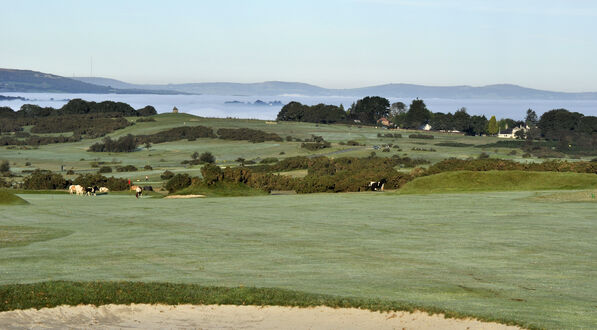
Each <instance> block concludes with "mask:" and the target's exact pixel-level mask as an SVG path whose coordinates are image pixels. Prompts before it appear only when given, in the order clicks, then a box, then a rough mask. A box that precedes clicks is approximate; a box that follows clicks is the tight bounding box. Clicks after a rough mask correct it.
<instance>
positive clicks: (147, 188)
mask: <svg viewBox="0 0 597 330" xmlns="http://www.w3.org/2000/svg"><path fill="white" fill-rule="evenodd" d="M143 190H145V191H153V187H152V186H143Z"/></svg>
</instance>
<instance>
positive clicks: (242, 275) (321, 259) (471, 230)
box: [0, 192, 597, 329]
mask: <svg viewBox="0 0 597 330" xmlns="http://www.w3.org/2000/svg"><path fill="white" fill-rule="evenodd" d="M533 195H534V192H491V193H477V194H432V195H394V194H389V193H351V194H309V195H292V196H259V197H243V198H233V199H231V198H204V199H186V200H184V199H154V198H146V199H135V198H134V197H131V196H121V195H111V194H108V195H106V196H102V197H98V198H75V197H74V196H69V195H40V194H33V195H22V197H23V198H25V199H27V200H28V201H29V202H30V205H28V206H27V207H4V208H3V209H2V216H1V217H0V225H3V226H22V225H24V224H25V223H26V224H27V226H31V227H37V228H47V229H52V230H70V231H72V232H73V233H72V234H71V235H69V236H67V237H62V238H57V239H52V240H47V241H43V242H35V243H32V244H29V245H27V246H17V247H8V248H3V249H2V250H1V251H2V252H1V253H0V265H1V267H0V285H13V284H26V283H37V282H43V281H56V280H64V281H84V282H89V281H134V282H144V283H153V282H160V283H178V284H198V285H202V286H219V287H221V286H225V287H240V286H244V287H254V288H280V289H285V290H292V291H301V292H311V293H317V294H322V295H332V296H337V297H348V298H351V297H352V298H357V299H361V298H362V299H373V300H380V301H383V302H393V301H397V302H404V304H405V305H411V306H422V307H425V310H430V311H431V310H438V311H449V312H451V313H454V315H472V316H475V317H478V318H481V319H485V320H488V319H494V320H503V321H507V320H512V321H516V322H517V323H518V324H525V325H527V324H528V325H532V326H537V327H545V328H553V329H562V328H593V327H594V325H595V324H597V314H596V313H595V306H596V301H595V295H594V292H595V291H596V290H597V281H596V278H597V277H595V276H594V273H595V269H597V260H596V259H595V258H592V256H594V255H597V245H595V244H594V240H595V237H597V222H595V205H594V204H593V203H544V202H535V201H532V200H529V197H532V196H533ZM73 290H76V289H73ZM66 291H67V292H65V295H68V290H66ZM148 291H150V290H148ZM147 295H149V296H151V291H150V292H148V293H147ZM184 295H185V294H182V296H184ZM174 297H178V296H177V295H175V296H174ZM352 298H351V299H352ZM2 303H3V301H2V300H0V305H1V304H2Z"/></svg>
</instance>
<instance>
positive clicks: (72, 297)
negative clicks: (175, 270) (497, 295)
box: [0, 281, 538, 329]
mask: <svg viewBox="0 0 597 330" xmlns="http://www.w3.org/2000/svg"><path fill="white" fill-rule="evenodd" d="M132 303H136V304H138V303H145V304H167V305H178V304H195V305H212V304H220V305H257V306H264V305H270V306H296V307H310V306H329V307H333V308H362V309H368V310H372V311H415V310H419V311H424V312H428V313H429V314H437V313H443V314H445V315H446V317H449V318H469V317H472V318H476V317H475V315H473V314H462V313H453V312H450V311H446V310H441V309H439V308H433V307H425V306H419V305H415V304H410V303H405V302H398V301H386V300H380V299H361V298H353V297H339V296H333V295H322V294H313V293H305V292H300V291H293V290H285V289H276V288H249V287H235V288H228V287H210V286H201V285H195V284H173V283H156V282H153V283H143V282H70V281H55V282H41V283H34V284H13V285H3V286H0V311H9V310H15V309H28V308H36V309H40V308H44V307H56V306H59V305H72V306H76V305H79V304H90V305H96V306H99V305H106V304H132ZM480 320H482V321H490V322H498V323H503V324H508V325H518V326H522V327H526V328H529V329H538V328H537V327H535V326H533V325H531V324H523V323H520V322H517V321H515V320H510V319H508V318H500V319H488V318H482V319H480Z"/></svg>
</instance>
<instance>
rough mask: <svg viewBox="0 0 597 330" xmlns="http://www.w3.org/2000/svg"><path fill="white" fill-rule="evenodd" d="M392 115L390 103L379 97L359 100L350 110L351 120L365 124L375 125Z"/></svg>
mask: <svg viewBox="0 0 597 330" xmlns="http://www.w3.org/2000/svg"><path fill="white" fill-rule="evenodd" d="M389 114H390V101H388V99H386V98H383V97H379V96H367V97H365V98H363V99H360V100H358V101H357V102H356V103H355V104H354V105H353V106H352V107H351V109H350V118H351V119H357V120H360V121H361V122H362V123H364V124H375V123H377V120H378V119H380V118H381V117H388V115H389Z"/></svg>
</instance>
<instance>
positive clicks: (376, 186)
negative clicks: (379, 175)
mask: <svg viewBox="0 0 597 330" xmlns="http://www.w3.org/2000/svg"><path fill="white" fill-rule="evenodd" d="M386 182H387V180H386V179H381V181H371V182H369V188H371V190H373V191H378V190H380V191H383V188H384V186H385V184H386Z"/></svg>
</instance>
